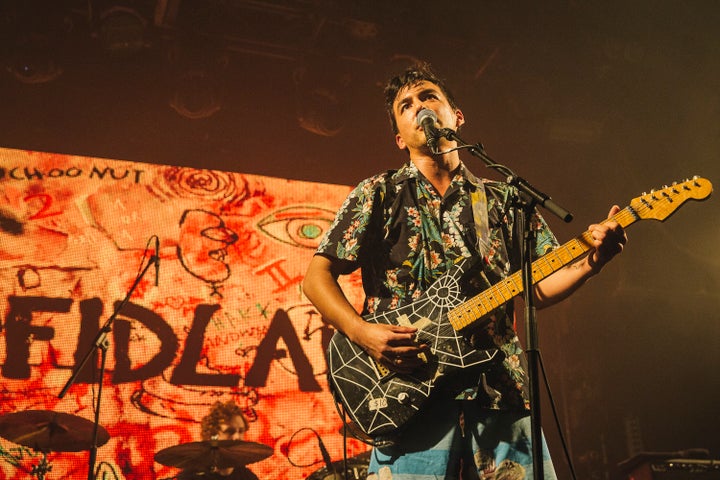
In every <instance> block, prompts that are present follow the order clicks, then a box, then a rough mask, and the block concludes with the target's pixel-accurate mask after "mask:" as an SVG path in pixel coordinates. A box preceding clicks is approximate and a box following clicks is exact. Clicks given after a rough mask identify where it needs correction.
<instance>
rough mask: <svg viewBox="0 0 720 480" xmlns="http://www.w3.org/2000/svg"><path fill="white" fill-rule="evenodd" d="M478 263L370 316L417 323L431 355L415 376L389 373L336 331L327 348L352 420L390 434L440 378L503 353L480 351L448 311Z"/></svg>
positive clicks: (465, 264) (460, 299) (333, 378)
mask: <svg viewBox="0 0 720 480" xmlns="http://www.w3.org/2000/svg"><path fill="white" fill-rule="evenodd" d="M472 264H473V261H472V260H470V259H464V260H462V261H461V262H460V263H458V264H457V265H455V266H453V267H452V268H451V269H450V270H449V271H448V272H447V273H446V274H444V275H443V276H441V277H440V278H439V279H438V280H437V281H435V282H434V283H433V285H431V287H430V288H429V289H428V290H427V291H426V292H425V293H424V294H423V296H421V297H420V298H418V299H417V300H416V301H414V302H413V303H412V304H410V305H406V306H404V307H400V308H398V309H396V310H391V311H388V312H384V313H380V314H377V315H370V316H366V317H365V320H366V321H368V322H372V323H381V324H382V323H384V324H392V325H414V326H416V327H417V328H418V332H417V341H418V343H427V344H428V345H429V346H430V352H431V355H429V356H428V358H427V362H426V363H425V364H424V365H423V366H421V367H420V368H418V369H416V370H415V371H414V372H413V373H412V374H398V373H394V372H388V371H387V370H386V369H385V368H384V367H383V366H382V365H379V364H377V362H375V360H374V359H373V358H371V357H370V356H369V355H368V354H366V353H365V352H364V351H363V350H362V349H361V348H360V347H358V346H357V345H356V344H354V343H353V342H351V341H350V340H348V338H347V337H346V336H345V335H343V334H342V333H340V332H336V333H335V334H334V335H333V337H332V339H331V340H330V345H329V347H328V350H327V357H328V366H329V368H328V373H329V378H330V385H331V388H332V390H333V392H334V393H335V394H336V396H338V397H339V401H340V402H341V403H342V404H343V406H344V408H345V411H346V412H347V413H348V415H349V416H350V417H351V418H352V420H353V421H354V422H355V423H356V424H357V425H358V426H359V427H360V428H361V429H362V430H363V432H365V433H367V434H368V435H370V436H373V437H377V436H383V435H387V434H390V433H392V432H394V431H396V430H398V429H399V428H400V427H402V426H403V425H404V424H405V423H406V422H408V421H409V420H410V419H411V418H412V417H413V416H414V415H415V414H416V413H417V412H418V411H420V410H421V409H422V407H423V405H424V404H425V402H426V400H427V399H428V397H429V396H430V393H431V392H432V390H433V388H434V387H435V386H436V383H437V382H440V381H441V380H442V377H444V376H446V375H452V374H453V373H457V372H459V371H460V370H466V372H465V374H472V371H467V369H474V368H477V369H478V370H479V367H480V366H481V365H482V364H483V363H485V362H488V361H490V360H492V359H493V358H494V357H495V355H497V353H498V352H497V350H491V351H486V350H475V349H473V348H472V347H471V346H470V345H469V343H467V341H466V340H465V338H464V337H463V336H462V335H461V334H460V333H459V332H457V331H456V330H455V329H454V328H453V327H452V325H451V324H450V323H449V322H448V318H447V313H448V312H449V311H450V310H452V309H454V308H455V307H457V306H459V305H462V304H463V303H464V302H465V300H466V298H465V297H464V296H463V295H462V289H461V282H462V279H463V277H464V276H465V274H466V273H467V272H468V270H469V269H470V268H471V267H472Z"/></svg>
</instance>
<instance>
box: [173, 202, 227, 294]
mask: <svg viewBox="0 0 720 480" xmlns="http://www.w3.org/2000/svg"><path fill="white" fill-rule="evenodd" d="M237 240H238V236H237V234H236V233H235V232H233V231H232V230H230V229H228V228H227V227H226V226H225V222H223V220H222V218H220V217H219V216H218V215H216V214H214V213H212V212H208V211H205V210H186V211H185V213H183V216H182V218H181V219H180V240H179V244H178V258H179V259H180V263H181V264H182V266H183V267H184V268H185V270H187V271H188V272H189V273H190V274H191V275H193V276H194V277H197V278H199V279H201V280H203V281H205V282H207V283H210V284H211V285H212V286H213V293H216V288H217V284H219V283H222V282H224V281H225V280H227V279H228V278H229V277H230V265H229V263H228V259H227V247H228V246H230V245H232V244H233V243H235V242H237Z"/></svg>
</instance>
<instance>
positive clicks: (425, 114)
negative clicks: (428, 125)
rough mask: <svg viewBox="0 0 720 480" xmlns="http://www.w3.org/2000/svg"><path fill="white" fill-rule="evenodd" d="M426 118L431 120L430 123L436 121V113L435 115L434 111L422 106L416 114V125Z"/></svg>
mask: <svg viewBox="0 0 720 480" xmlns="http://www.w3.org/2000/svg"><path fill="white" fill-rule="evenodd" d="M426 118H430V119H431V120H432V123H435V122H437V115H435V112H433V111H432V110H430V109H429V108H423V109H422V110H420V112H418V114H417V123H418V125H422V124H423V122H424V121H425V119H426Z"/></svg>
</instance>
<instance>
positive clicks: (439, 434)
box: [367, 399, 557, 480]
mask: <svg viewBox="0 0 720 480" xmlns="http://www.w3.org/2000/svg"><path fill="white" fill-rule="evenodd" d="M426 406H427V408H425V409H423V411H422V412H420V413H419V414H418V415H417V416H416V417H415V418H413V419H412V421H411V423H409V424H408V425H407V428H406V429H404V430H403V432H402V433H401V436H400V437H399V438H398V441H397V442H396V443H395V445H393V446H390V447H385V448H374V449H373V451H372V454H371V456H370V466H369V469H368V479H367V480H390V479H392V480H430V479H433V480H436V479H445V480H457V479H461V478H462V479H478V478H479V479H480V480H485V479H497V480H501V479H503V480H523V479H525V480H532V478H533V474H532V469H533V468H532V464H533V461H532V447H531V425H530V414H529V412H504V411H499V410H487V409H479V408H477V404H476V402H474V401H465V400H445V399H439V400H432V401H431V402H428V404H427V405H426ZM542 442H543V472H544V479H545V480H557V477H556V475H555V470H554V468H553V464H552V460H551V458H550V452H549V451H548V448H547V445H546V443H545V438H544V437H543V439H542ZM523 472H524V475H523ZM374 475H376V476H374Z"/></svg>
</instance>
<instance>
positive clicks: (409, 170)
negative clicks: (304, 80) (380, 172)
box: [392, 161, 482, 187]
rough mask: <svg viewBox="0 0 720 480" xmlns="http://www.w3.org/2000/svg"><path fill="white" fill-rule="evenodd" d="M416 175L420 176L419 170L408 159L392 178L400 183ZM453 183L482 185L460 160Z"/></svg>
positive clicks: (416, 176)
mask: <svg viewBox="0 0 720 480" xmlns="http://www.w3.org/2000/svg"><path fill="white" fill-rule="evenodd" d="M418 177H420V170H418V168H417V167H416V166H415V164H414V163H413V162H411V161H408V162H406V163H405V164H404V165H403V166H402V167H400V170H398V171H397V172H395V175H393V177H392V179H393V182H394V183H396V184H400V183H402V182H404V181H406V180H409V179H412V178H418ZM453 183H460V184H465V183H470V184H472V185H474V186H476V187H480V186H481V185H482V180H480V179H479V178H478V177H476V176H475V175H474V174H473V173H472V172H471V171H470V170H468V168H467V167H466V166H465V164H464V163H463V162H462V161H460V168H459V169H458V171H457V173H456V174H455V177H454V178H453Z"/></svg>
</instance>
